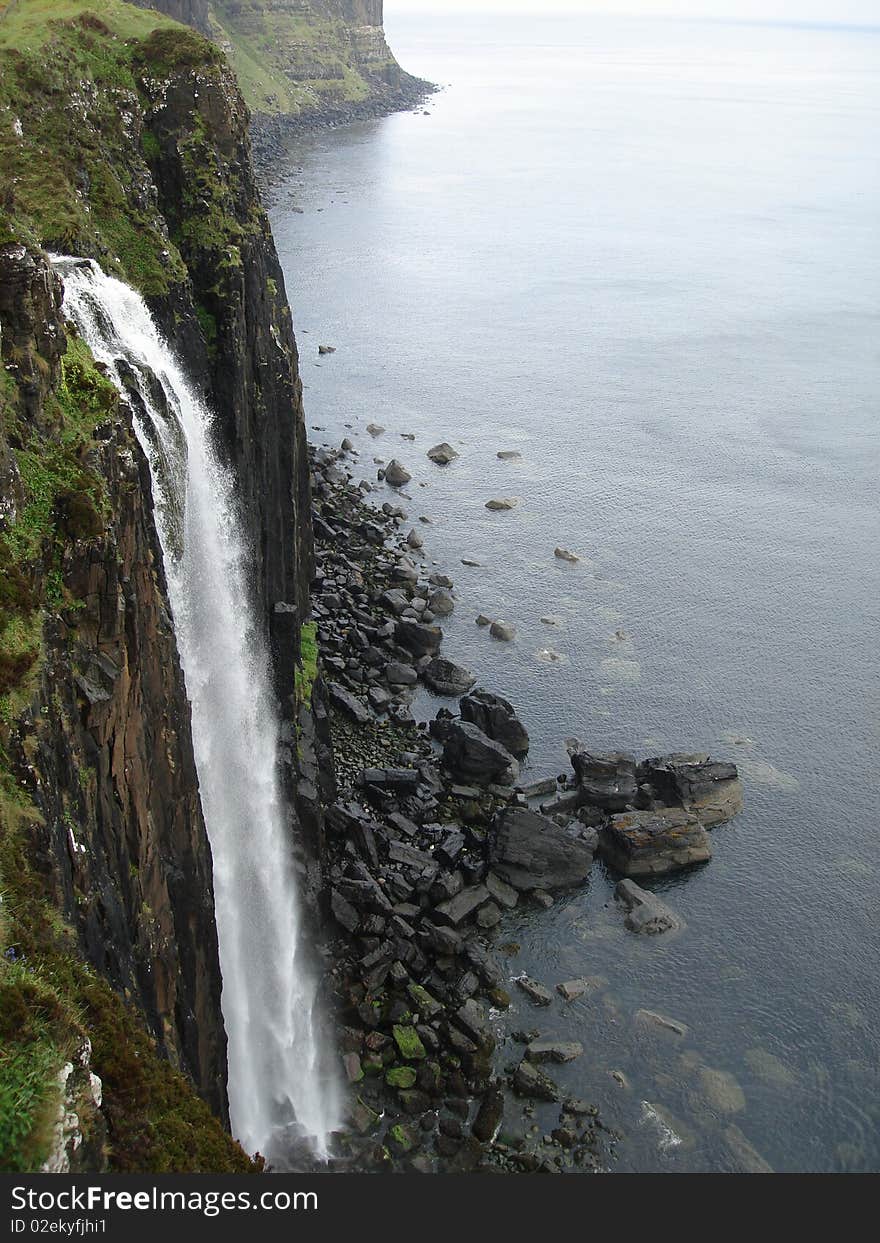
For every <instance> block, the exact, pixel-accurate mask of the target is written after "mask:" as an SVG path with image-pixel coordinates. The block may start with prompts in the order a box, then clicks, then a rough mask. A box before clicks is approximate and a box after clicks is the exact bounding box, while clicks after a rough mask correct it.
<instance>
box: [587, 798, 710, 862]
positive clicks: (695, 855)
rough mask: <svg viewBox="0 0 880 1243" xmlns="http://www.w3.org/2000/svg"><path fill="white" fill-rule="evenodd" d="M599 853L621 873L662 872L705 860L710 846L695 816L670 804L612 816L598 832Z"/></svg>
mask: <svg viewBox="0 0 880 1243" xmlns="http://www.w3.org/2000/svg"><path fill="white" fill-rule="evenodd" d="M599 853H600V854H601V855H602V858H603V859H604V860H605V861H606V863H609V864H610V865H611V866H612V867H613V868H615V869H616V870H617V871H618V872H623V874H624V876H662V875H664V874H665V873H667V872H676V871H679V870H680V869H681V868H686V867H691V866H693V864H695V863H706V862H707V861H708V860H709V859H711V858H712V846H711V844H710V842H709V835H708V834H707V832H706V830H705V829H704V828H703V826H702V825H701V824H700V822H699V820H698V819H697V818H696V816H692V815H690V814H689V813H688V812H686V811H679V810H677V809H676V808H672V807H670V808H665V809H663V810H662V811H629V812H624V813H623V814H622V815H616V816H612V817H611V819H610V820H609V821H608V823H607V825H606V826H605V827H604V828H603V829H602V831H601V832H600V834H599Z"/></svg>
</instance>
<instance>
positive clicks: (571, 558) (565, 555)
mask: <svg viewBox="0 0 880 1243" xmlns="http://www.w3.org/2000/svg"><path fill="white" fill-rule="evenodd" d="M553 555H554V557H558V558H559V560H560V561H568V562H570V563H571V564H572V565H574V564H575V562H577V561H580V557H579V556H578V555H577V553H574V552H569V550H568V549H567V548H554V549H553Z"/></svg>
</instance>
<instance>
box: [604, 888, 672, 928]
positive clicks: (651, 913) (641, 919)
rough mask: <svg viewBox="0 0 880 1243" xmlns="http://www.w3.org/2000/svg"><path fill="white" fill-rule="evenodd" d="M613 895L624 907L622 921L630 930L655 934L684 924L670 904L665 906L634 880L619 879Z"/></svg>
mask: <svg viewBox="0 0 880 1243" xmlns="http://www.w3.org/2000/svg"><path fill="white" fill-rule="evenodd" d="M614 896H615V898H616V899H617V900H618V902H620V903H622V904H623V906H625V907H626V911H627V914H626V918H625V919H624V921H623V922H624V923H625V924H626V926H627V928H629V930H630V932H643V933H647V934H648V935H654V936H656V935H658V934H659V933H661V932H677V931H678V930H679V929H680V928H684V926H685V922H684V920H683V919H682V918H681V916H680V915H678V914H676V912H675V911H674V910H673V909H672V907H671V906H667V905H666V903H665V902H663V901H661V900H660V898H658V897H657V895H656V894H655V893H651V892H650V891H649V890H647V889H642V888H640V887H639V886H638V885H637V884H636V883H635V881H632V880H622V881H619V882H618V885H617V888H616V889H615V890H614Z"/></svg>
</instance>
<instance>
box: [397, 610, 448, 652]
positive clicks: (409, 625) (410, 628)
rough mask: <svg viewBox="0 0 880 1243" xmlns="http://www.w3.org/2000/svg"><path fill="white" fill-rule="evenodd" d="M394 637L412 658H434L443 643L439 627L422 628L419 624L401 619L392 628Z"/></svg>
mask: <svg viewBox="0 0 880 1243" xmlns="http://www.w3.org/2000/svg"><path fill="white" fill-rule="evenodd" d="M394 637H395V638H396V639H397V642H398V643H399V644H400V645H401V647H405V648H406V650H407V651H408V652H412V654H413V655H414V656H436V654H437V652H438V651H439V650H440V644H441V643H442V642H443V631H442V630H441V629H440V627H439V626H424V625H422V623H421V622H417V621H407V620H406V619H403V620H401V621H399V622H398V623H397V625H396V626H395V627H394Z"/></svg>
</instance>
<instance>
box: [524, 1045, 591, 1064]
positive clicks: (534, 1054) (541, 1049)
mask: <svg viewBox="0 0 880 1243" xmlns="http://www.w3.org/2000/svg"><path fill="white" fill-rule="evenodd" d="M583 1051H584V1046H583V1045H582V1044H581V1043H580V1042H579V1041H577V1040H533V1041H532V1042H531V1044H529V1045H528V1046H527V1047H526V1057H527V1058H528V1060H529V1061H530V1062H573V1061H574V1060H575V1058H578V1057H580V1056H581V1054H582V1053H583Z"/></svg>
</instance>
